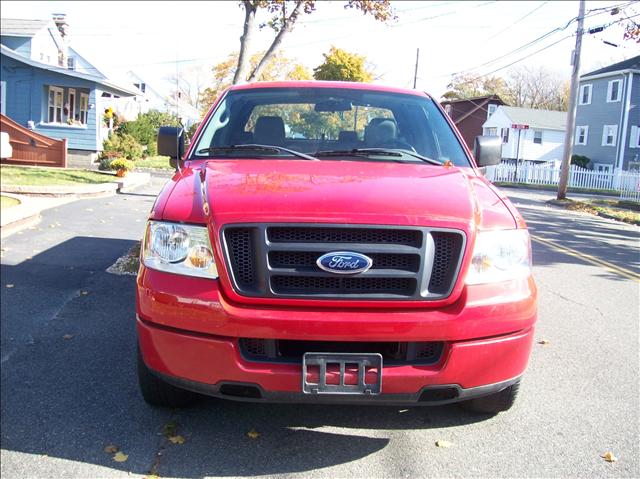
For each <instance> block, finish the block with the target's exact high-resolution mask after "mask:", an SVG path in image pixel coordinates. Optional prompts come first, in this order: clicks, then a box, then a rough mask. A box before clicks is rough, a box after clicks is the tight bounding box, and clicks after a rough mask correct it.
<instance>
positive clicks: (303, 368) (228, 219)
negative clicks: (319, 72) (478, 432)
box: [136, 82, 537, 413]
mask: <svg viewBox="0 0 640 479" xmlns="http://www.w3.org/2000/svg"><path fill="white" fill-rule="evenodd" d="M158 149H159V152H160V154H164V155H167V156H170V157H171V158H172V160H171V161H172V164H173V165H175V166H176V168H177V171H176V173H175V175H174V176H173V178H172V179H171V180H170V181H168V182H167V184H166V185H165V186H164V188H163V190H162V191H161V193H160V194H159V195H158V198H157V200H156V202H155V204H154V206H153V208H152V211H151V213H150V217H149V221H148V224H147V228H146V233H145V236H144V239H143V247H142V250H141V266H140V271H139V274H138V279H137V319H136V322H137V333H138V345H139V348H138V375H139V383H140V388H141V391H142V395H143V397H144V399H145V400H146V401H147V402H148V403H150V404H152V405H156V406H168V407H178V406H184V405H187V404H188V403H190V402H191V401H193V400H194V399H195V398H196V397H198V395H199V394H206V395H212V396H217V397H221V398H228V399H239V400H251V401H272V402H321V403H358V404H391V405H434V404H445V403H450V402H459V403H460V404H461V405H463V406H465V407H466V408H468V409H470V410H473V411H478V412H482V413H497V412H500V411H504V410H506V409H509V408H510V407H511V405H512V404H513V402H514V399H515V396H516V393H517V391H518V386H519V383H520V378H521V376H522V374H523V373H524V371H525V369H526V366H527V362H528V359H529V355H530V351H531V345H532V341H533V331H534V323H535V321H536V315H537V306H536V286H535V283H534V280H533V277H532V274H531V246H530V241H529V235H528V232H527V228H526V225H525V223H524V221H523V219H522V217H521V216H520V214H519V213H518V212H517V211H516V209H515V208H514V207H513V205H512V204H511V203H510V202H509V200H508V199H507V198H505V197H504V196H503V195H502V194H501V193H500V192H499V191H497V190H496V189H495V188H494V187H493V186H492V185H491V184H490V183H489V182H488V181H487V180H486V179H485V178H484V177H483V175H482V174H481V172H480V171H479V169H478V168H479V167H482V166H487V165H491V164H496V163H498V162H499V161H500V151H501V141H500V138H497V137H478V138H477V140H476V145H475V151H474V154H473V155H472V154H471V152H470V151H468V149H467V148H466V146H465V144H464V142H463V141H462V139H461V136H460V134H459V133H458V132H457V130H456V128H455V126H454V125H453V124H452V122H451V120H450V119H449V118H448V117H447V115H446V114H445V113H444V111H443V110H442V108H441V107H440V106H439V104H438V103H437V102H436V101H434V100H433V99H432V98H431V97H430V96H429V95H427V94H425V93H422V92H417V91H414V90H403V89H398V88H387V87H381V86H379V85H371V84H356V83H343V82H275V83H253V84H248V85H241V86H234V87H232V88H230V89H229V90H227V91H226V92H225V93H224V94H222V95H221V97H220V98H219V99H218V101H217V103H216V104H215V105H214V106H213V108H212V109H211V111H210V112H209V113H208V115H207V116H206V118H205V119H204V121H203V122H202V125H201V127H200V128H199V130H198V131H197V133H196V134H195V135H194V137H193V139H192V141H191V143H190V146H189V148H188V150H187V151H186V152H185V151H184V149H185V147H184V139H183V132H182V130H181V129H179V128H170V127H163V128H161V129H160V132H159V134H158Z"/></svg>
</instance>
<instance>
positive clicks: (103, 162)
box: [98, 156, 113, 171]
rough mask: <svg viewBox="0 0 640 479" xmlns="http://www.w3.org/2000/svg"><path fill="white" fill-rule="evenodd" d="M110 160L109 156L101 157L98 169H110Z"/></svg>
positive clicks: (111, 159)
mask: <svg viewBox="0 0 640 479" xmlns="http://www.w3.org/2000/svg"><path fill="white" fill-rule="evenodd" d="M112 161H113V158H109V157H108V156H105V157H102V158H101V159H100V163H98V169H99V170H102V171H106V170H110V169H111V162H112Z"/></svg>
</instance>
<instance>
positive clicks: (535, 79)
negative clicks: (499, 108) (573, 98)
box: [507, 66, 568, 111]
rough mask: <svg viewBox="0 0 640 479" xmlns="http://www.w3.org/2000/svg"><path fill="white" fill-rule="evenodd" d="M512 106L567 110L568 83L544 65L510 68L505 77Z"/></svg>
mask: <svg viewBox="0 0 640 479" xmlns="http://www.w3.org/2000/svg"><path fill="white" fill-rule="evenodd" d="M507 89H508V91H509V97H510V98H509V99H510V101H511V103H512V105H513V106H520V107H525V108H535V109H540V110H559V111H566V110H567V99H568V84H567V82H566V80H564V79H562V78H561V77H560V76H559V75H557V74H554V73H553V72H551V71H549V70H548V69H546V68H545V67H542V66H540V67H521V68H518V69H514V70H511V72H510V73H509V77H508V79H507Z"/></svg>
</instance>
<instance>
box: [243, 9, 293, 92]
mask: <svg viewBox="0 0 640 479" xmlns="http://www.w3.org/2000/svg"><path fill="white" fill-rule="evenodd" d="M302 3H303V2H302V0H296V6H295V8H294V9H293V11H292V12H291V14H290V15H289V16H288V17H287V18H286V19H285V20H284V23H283V25H282V28H281V29H280V31H279V32H278V34H277V35H276V37H275V38H274V39H273V42H272V43H271V45H270V46H269V49H268V50H267V52H266V53H265V54H264V56H263V57H262V59H261V60H260V63H258V65H257V66H256V68H255V70H253V72H252V73H251V75H250V76H249V81H250V82H251V81H256V80H257V79H258V78H260V75H261V74H262V71H263V70H264V68H265V67H266V66H267V64H268V63H269V61H270V60H271V58H273V56H274V55H275V54H276V53H277V52H278V48H280V45H281V44H282V40H283V39H284V37H285V35H286V34H287V33H289V32H290V31H291V30H293V25H294V24H295V23H296V20H297V19H298V15H299V14H300V8H302Z"/></svg>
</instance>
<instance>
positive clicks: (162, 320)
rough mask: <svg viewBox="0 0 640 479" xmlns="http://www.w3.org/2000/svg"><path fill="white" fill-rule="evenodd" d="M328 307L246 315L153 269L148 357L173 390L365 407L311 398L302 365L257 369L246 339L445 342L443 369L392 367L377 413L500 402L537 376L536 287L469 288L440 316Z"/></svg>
mask: <svg viewBox="0 0 640 479" xmlns="http://www.w3.org/2000/svg"><path fill="white" fill-rule="evenodd" d="M325 304H326V305H325V306H324V307H323V308H321V307H301V306H298V305H289V306H286V307H285V306H280V305H274V306H271V307H266V306H261V305H238V304H235V303H231V302H230V301H228V300H227V299H226V297H225V295H224V294H223V291H222V290H221V289H220V287H219V284H218V282H217V281H212V280H204V279H200V278H192V277H181V276H176V275H172V274H168V273H162V272H158V271H154V270H150V269H147V268H145V267H144V266H143V267H142V268H141V270H140V273H139V275H138V289H137V312H138V319H137V330H138V338H139V343H140V348H141V352H142V356H143V359H144V361H145V363H146V365H147V367H148V368H149V369H151V370H152V371H153V372H154V373H156V374H158V375H160V376H161V377H163V378H164V379H165V380H166V381H168V382H171V383H173V384H176V385H179V386H180V387H184V388H186V389H192V390H197V391H199V392H203V393H205V394H210V395H214V396H221V397H232V396H234V398H235V399H238V398H240V399H242V398H245V399H254V400H255V399H259V400H267V401H280V402H282V401H303V402H304V401H314V402H325V401H326V402H342V403H344V402H352V401H355V402H358V401H362V400H363V398H362V397H360V398H358V397H346V396H318V395H303V394H302V365H301V364H299V363H298V364H296V363H273V362H258V361H251V360H247V359H246V358H245V357H244V356H243V355H242V354H241V351H240V347H239V338H262V339H279V340H287V339H291V340H303V341H304V340H306V341H363V342H375V341H399V342H402V341H442V342H444V345H445V346H444V349H443V352H442V355H441V357H440V360H439V361H438V362H437V363H435V364H429V365H423V364H398V365H386V364H385V365H384V368H383V377H382V394H380V395H378V396H369V397H366V398H364V400H365V401H366V402H369V403H390V404H395V403H398V404H408V403H409V404H411V403H412V404H423V403H429V404H434V403H438V404H439V403H444V402H453V401H457V400H458V401H459V400H464V399H469V398H471V397H477V396H482V395H486V394H490V393H492V392H497V391H499V390H501V389H504V388H505V387H507V386H509V385H510V384H512V383H513V382H514V381H515V380H517V378H519V377H520V376H521V375H522V374H523V372H524V371H525V369H526V367H527V363H528V360H529V355H530V352H531V347H532V343H533V331H534V330H533V328H534V324H535V321H536V316H537V309H536V288H535V283H534V281H533V279H532V278H527V279H523V280H518V281H512V282H508V283H500V284H494V285H477V286H472V287H469V286H467V287H465V288H464V289H463V291H462V294H460V295H459V296H458V297H456V298H455V299H452V301H450V302H449V304H447V305H445V306H440V307H431V308H428V307H417V306H416V307H414V308H411V309H409V308H407V307H405V308H404V309H390V308H388V307H387V308H385V307H384V305H383V304H381V305H380V306H378V307H366V308H365V307H360V308H355V307H353V305H349V304H348V303H340V302H326V303H325ZM232 386H233V387H232ZM243 387H245V388H246V390H245V392H244V393H243ZM225 391H227V392H228V391H236V393H238V392H239V393H238V394H236V393H234V394H227V393H226V392H225ZM256 391H257V392H256ZM443 391H445V392H443ZM452 391H453V392H452ZM245 393H246V394H245ZM443 394H444V396H442V395H443ZM247 396H248V397H247Z"/></svg>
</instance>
